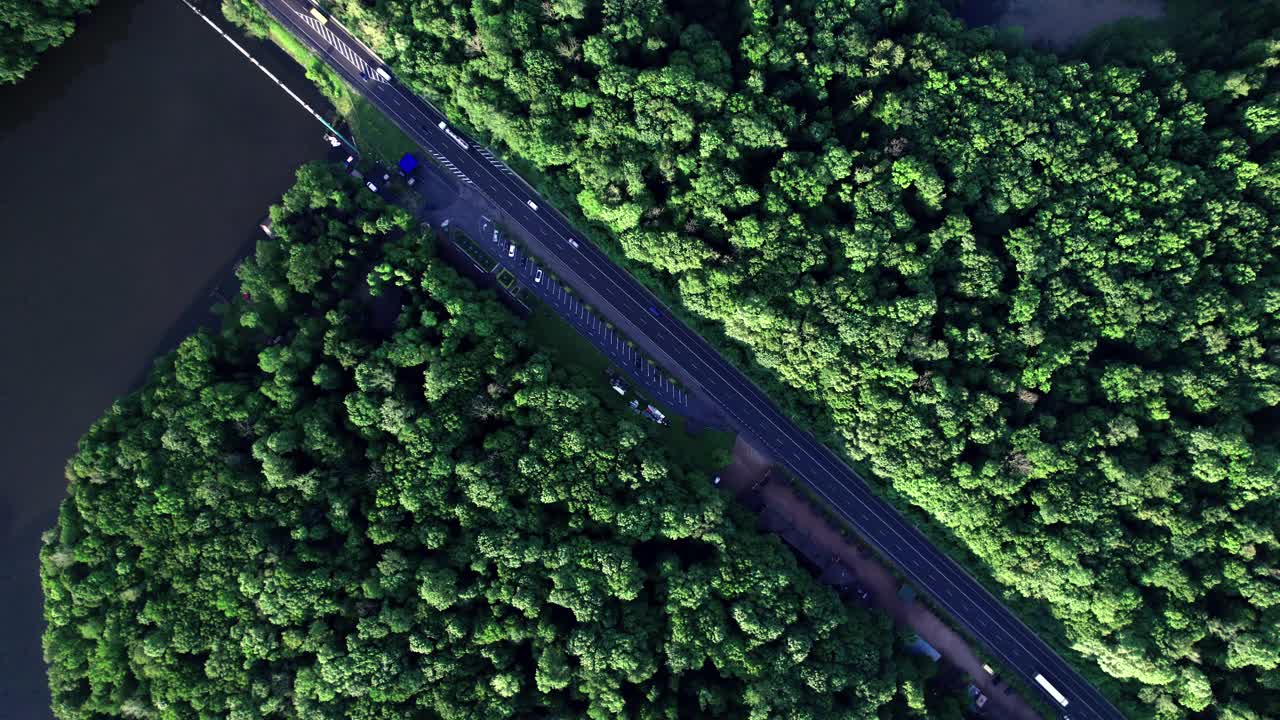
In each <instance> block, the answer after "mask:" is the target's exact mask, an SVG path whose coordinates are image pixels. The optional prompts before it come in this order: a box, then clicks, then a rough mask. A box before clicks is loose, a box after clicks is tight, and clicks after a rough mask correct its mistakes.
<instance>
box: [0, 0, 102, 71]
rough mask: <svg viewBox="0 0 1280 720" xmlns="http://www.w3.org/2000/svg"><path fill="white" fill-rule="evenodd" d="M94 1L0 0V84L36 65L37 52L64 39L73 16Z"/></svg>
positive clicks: (74, 25) (72, 21)
mask: <svg viewBox="0 0 1280 720" xmlns="http://www.w3.org/2000/svg"><path fill="white" fill-rule="evenodd" d="M97 4H98V2H97V0H39V1H37V0H0V84H13V83H16V82H18V81H19V80H21V79H22V78H24V77H26V75H27V73H29V72H31V69H32V68H34V67H35V66H36V62H37V61H38V60H39V58H40V53H43V52H44V51H46V50H48V49H49V48H54V47H57V46H59V45H61V44H62V43H64V42H66V40H67V38H69V37H71V34H72V33H73V32H75V29H76V23H75V18H76V16H77V15H80V14H82V13H86V12H88V11H89V10H91V9H92V8H93V7H94V6H95V5H97Z"/></svg>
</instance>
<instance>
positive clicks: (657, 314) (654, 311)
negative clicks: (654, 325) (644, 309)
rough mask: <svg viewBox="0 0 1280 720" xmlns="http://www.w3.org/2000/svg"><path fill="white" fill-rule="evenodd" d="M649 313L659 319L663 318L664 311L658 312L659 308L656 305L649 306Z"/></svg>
mask: <svg viewBox="0 0 1280 720" xmlns="http://www.w3.org/2000/svg"><path fill="white" fill-rule="evenodd" d="M649 314H650V315H652V316H654V317H656V318H658V319H659V320H661V319H662V313H660V312H658V308H657V306H656V305H650V306H649Z"/></svg>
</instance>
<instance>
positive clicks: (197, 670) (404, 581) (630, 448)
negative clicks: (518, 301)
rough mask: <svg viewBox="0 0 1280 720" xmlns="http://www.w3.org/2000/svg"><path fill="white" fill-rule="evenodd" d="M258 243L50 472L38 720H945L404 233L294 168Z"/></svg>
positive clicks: (660, 456)
mask: <svg viewBox="0 0 1280 720" xmlns="http://www.w3.org/2000/svg"><path fill="white" fill-rule="evenodd" d="M271 223H272V229H273V232H274V233H275V239H263V240H261V241H260V242H259V244H258V246H257V249H256V252H255V254H254V256H253V257H252V258H251V259H249V260H248V261H246V263H245V264H244V265H243V266H241V268H240V270H239V271H238V272H239V276H240V278H241V281H242V283H243V288H244V290H245V291H246V292H247V293H248V294H249V298H248V299H247V300H236V301H235V303H234V304H233V305H232V306H230V307H225V308H224V326H223V328H222V330H221V331H220V332H217V333H211V332H207V331H201V332H200V333H198V334H197V335H194V336H192V337H190V338H188V339H187V340H186V341H184V342H183V343H182V344H181V345H180V346H179V347H178V348H177V349H176V350H175V351H174V352H173V353H170V354H169V355H167V356H165V357H163V358H161V359H160V360H159V361H158V362H157V364H156V367H155V369H154V371H153V372H152V373H151V375H150V377H149V378H148V380H147V382H146V384H145V386H144V387H143V388H142V389H141V390H139V391H138V392H136V393H134V394H131V395H129V396H127V397H125V398H122V399H121V400H119V401H118V402H117V403H115V404H114V405H113V406H112V408H111V409H110V410H109V411H108V412H107V413H106V414H105V415H104V416H103V417H102V418H101V419H100V420H99V421H98V422H96V423H95V424H94V425H93V427H92V428H91V429H90V431H89V432H88V434H87V435H86V436H85V437H84V438H83V440H82V441H81V444H80V447H79V451H78V453H77V454H76V455H75V456H74V457H73V458H72V460H71V462H70V463H69V465H68V477H69V479H70V481H71V486H70V495H69V497H68V499H67V500H66V501H65V502H64V504H63V506H62V509H61V513H60V516H59V520H58V526H57V527H56V528H55V529H53V530H50V531H49V532H48V533H47V534H46V536H45V545H44V549H43V551H42V553H41V567H42V571H41V576H42V580H43V584H44V588H45V593H46V604H45V615H46V619H47V621H48V630H47V632H46V635H45V649H46V655H47V657H48V658H49V661H50V664H51V666H50V669H49V680H50V686H51V688H52V691H53V698H54V700H53V709H54V712H55V714H56V715H57V717H58V718H60V720H72V719H76V720H95V719H97V718H104V717H125V718H163V719H166V720H177V719H183V720H185V719H188V718H191V719H194V718H213V717H217V718H229V719H232V720H252V719H259V718H284V717H306V718H332V719H333V720H390V719H391V718H406V717H438V718H443V719H447V720H464V719H467V720H472V719H474V720H490V719H494V718H530V717H538V718H580V717H587V718H615V717H627V718H637V719H640V718H651V719H655V720H656V719H657V718H674V717H723V718H751V719H753V720H765V719H766V718H780V717H787V718H796V719H798V720H799V719H809V720H831V719H836V718H841V719H848V720H853V719H856V718H867V719H871V718H890V717H892V718H902V717H918V718H924V717H941V718H959V717H961V703H962V701H963V696H962V694H961V693H959V692H945V691H944V688H943V687H941V686H940V685H939V684H938V683H936V682H930V674H931V673H933V672H934V667H933V665H932V664H931V663H929V662H927V661H926V660H923V659H921V658H917V657H913V656H903V655H897V654H895V646H896V645H897V640H898V638H897V637H896V635H895V632H894V630H893V629H892V628H891V626H890V624H889V621H888V619H887V618H886V617H884V616H882V615H873V614H871V613H869V612H868V611H866V610H864V609H861V608H850V607H846V606H844V605H842V604H841V603H840V601H839V599H838V598H837V596H836V595H835V594H834V593H833V592H832V591H831V590H830V589H829V588H827V587H825V586H822V585H819V584H818V583H817V582H816V581H815V580H814V579H813V578H812V577H811V576H810V575H808V574H807V573H806V572H804V571H803V570H801V569H799V568H798V567H797V565H796V562H795V559H794V558H793V557H792V555H791V554H790V553H789V552H788V551H787V550H786V549H785V548H784V547H783V546H782V545H781V544H780V543H779V542H778V540H777V539H776V538H774V537H772V536H764V535H761V534H759V533H758V532H757V531H756V530H755V529H754V528H753V526H752V524H751V520H750V519H749V518H748V516H747V515H746V514H744V511H742V510H741V509H739V508H736V507H734V506H732V505H730V504H729V503H728V502H727V501H726V500H725V499H724V498H723V497H722V496H721V495H720V494H719V493H717V492H715V491H714V489H713V488H712V486H711V483H710V482H709V479H708V478H709V474H710V473H711V472H712V471H713V469H714V468H713V467H697V466H691V465H688V464H682V463H681V462H680V461H678V460H676V459H675V458H674V457H673V456H671V455H670V454H669V453H668V452H667V451H666V449H665V448H664V446H663V445H662V444H659V443H655V442H653V441H652V439H651V438H650V436H649V434H648V428H647V426H646V425H645V424H644V421H643V420H641V419H639V418H636V417H634V416H632V415H630V414H628V413H618V412H616V411H610V410H606V409H605V408H603V407H602V406H601V404H600V400H599V397H598V396H597V395H596V394H595V393H594V392H593V391H592V389H591V388H589V387H587V385H586V383H591V382H594V381H595V380H596V379H595V378H579V377H572V376H570V375H569V374H568V373H567V372H566V371H565V370H563V369H562V368H559V367H556V366H553V365H552V364H551V363H550V362H549V359H548V356H547V355H546V354H545V353H543V352H540V351H538V350H536V348H534V347H533V346H532V343H530V342H529V341H528V340H527V338H526V336H525V334H524V330H523V326H522V325H521V324H520V323H519V322H518V321H517V319H516V318H515V317H514V316H512V315H511V314H510V313H509V312H508V311H507V310H506V309H504V308H503V307H502V306H501V305H500V304H499V303H498V302H497V300H496V299H495V298H494V296H493V295H492V294H491V293H488V292H481V291H478V290H477V289H476V288H475V287H474V286H472V285H471V284H470V283H469V282H468V281H466V280H464V279H462V278H461V277H460V276H458V275H457V274H456V273H455V272H454V271H453V270H452V269H451V268H449V267H448V266H447V265H445V264H444V263H443V262H441V261H440V260H438V259H437V258H436V257H435V256H434V252H433V243H434V242H435V240H434V238H433V236H432V235H431V233H430V231H427V230H424V229H421V228H418V227H416V226H415V225H414V223H413V221H412V219H411V218H410V217H409V216H408V215H407V214H406V213H405V212H404V211H402V210H399V209H397V208H389V207H387V206H385V205H383V204H382V203H381V201H380V200H378V199H377V198H376V197H375V196H374V195H372V194H371V193H367V192H365V191H364V190H363V189H362V188H361V186H360V184H359V183H358V182H357V181H355V180H353V179H351V178H349V177H347V176H345V175H343V174H341V173H338V172H336V171H335V170H333V169H331V168H328V167H323V166H318V165H313V166H307V167H304V168H303V169H302V170H301V171H300V173H299V178H298V183H297V185H296V186H295V187H294V188H293V189H291V190H290V191H289V192H288V193H287V194H286V195H285V197H284V199H283V201H282V203H281V205H279V206H277V207H274V208H272V210H271ZM387 310H390V312H387ZM397 310H398V312H396V311H397ZM380 318H381V320H380ZM390 318H394V319H390ZM713 462H715V460H714V459H708V460H707V464H708V465H709V464H711V463H713Z"/></svg>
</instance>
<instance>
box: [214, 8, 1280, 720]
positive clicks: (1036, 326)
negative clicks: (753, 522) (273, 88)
mask: <svg viewBox="0 0 1280 720" xmlns="http://www.w3.org/2000/svg"><path fill="white" fill-rule="evenodd" d="M237 1H238V0H228V2H230V3H234V2H237ZM1181 5H1182V6H1186V5H1187V3H1185V2H1184V3H1181ZM1200 6H1201V7H1200V15H1199V16H1198V17H1196V18H1195V22H1194V27H1193V32H1188V33H1183V34H1181V35H1178V34H1177V33H1171V34H1170V36H1169V37H1167V38H1164V39H1162V40H1160V41H1154V40H1153V41H1152V42H1148V43H1137V44H1126V45H1125V46H1124V47H1123V48H1119V49H1122V50H1124V52H1123V53H1120V52H1116V50H1117V48H1115V47H1112V48H1110V49H1108V48H1107V46H1106V45H1105V44H1101V45H1098V46H1097V47H1096V48H1095V50H1097V53H1096V55H1097V57H1095V58H1094V61H1093V62H1092V63H1086V62H1083V61H1080V60H1072V59H1070V58H1059V57H1054V56H1051V55H1047V54H1042V53H1039V52H1036V51H1033V50H1030V49H1027V48H1023V47H1019V46H1017V45H1015V44H1012V43H1010V42H1009V41H1008V40H1007V38H1005V37H1004V36H1002V35H998V34H997V33H995V32H993V31H991V30H988V29H981V30H967V29H965V28H964V27H963V26H962V25H961V24H960V23H959V22H958V21H957V20H955V19H954V18H952V17H951V16H950V15H948V14H947V13H946V12H945V11H944V9H943V8H941V7H940V6H939V5H937V4H936V3H934V2H931V1H930V0H912V1H907V0H829V1H828V0H789V1H788V2H782V1H781V0H777V1H773V0H738V1H730V0H710V1H705V2H688V1H679V2H660V1H659V0H503V1H501V2H499V1H497V0H380V1H379V2H376V3H365V2H363V1H362V0H336V2H335V8H334V9H335V12H337V13H338V14H339V15H341V16H343V17H344V19H345V20H346V21H347V24H348V25H349V26H350V27H352V28H353V29H354V30H355V31H356V32H358V33H360V34H361V35H362V36H363V38H364V39H365V40H366V41H368V42H369V43H370V44H371V45H372V46H373V47H374V48H375V49H376V50H377V51H378V52H380V53H381V54H382V55H383V56H384V57H385V58H387V59H389V60H390V61H391V63H392V64H393V65H394V67H395V68H396V70H397V71H398V72H399V75H400V77H401V78H402V79H404V80H406V81H407V82H409V83H412V84H414V85H416V86H417V87H418V88H420V89H421V90H422V91H424V92H425V93H427V94H428V95H429V96H431V97H433V98H434V99H436V100H437V101H438V102H439V103H440V104H441V105H442V106H443V107H444V108H445V109H446V110H447V112H448V113H449V114H450V115H452V116H454V117H455V118H457V119H458V121H460V122H463V123H466V124H469V125H470V126H472V127H474V128H475V129H476V130H477V131H478V132H479V133H481V134H482V135H483V136H485V137H487V138H490V139H491V140H493V141H494V142H496V143H498V144H499V145H500V146H505V147H506V148H507V149H508V150H509V154H510V155H512V156H514V157H518V158H520V159H522V160H523V161H524V162H525V163H528V164H529V165H531V166H534V167H536V168H538V169H540V170H541V171H542V172H541V174H542V176H543V177H544V178H545V186H546V187H547V189H548V190H549V191H550V192H552V193H558V194H559V196H560V197H561V198H576V201H577V205H578V208H579V209H580V211H581V213H582V214H584V215H585V216H586V217H587V218H589V219H590V220H592V221H595V222H596V224H597V228H598V230H599V231H600V232H598V233H597V234H598V236H599V237H601V238H606V237H607V238H608V240H607V242H608V243H610V247H611V248H612V251H613V252H614V253H615V254H616V255H618V256H619V257H625V258H626V260H627V262H628V265H629V267H631V268H632V269H633V270H636V271H637V272H639V274H641V275H642V276H643V277H645V278H647V279H648V280H649V281H651V282H653V283H654V284H655V285H657V286H659V287H660V288H661V289H663V290H664V291H665V292H667V293H668V294H669V295H670V296H672V297H675V298H678V300H679V301H680V303H681V305H682V306H683V308H684V309H685V311H686V312H687V313H688V314H689V316H690V317H692V318H693V319H694V320H695V321H697V322H702V323H705V324H706V326H707V327H710V328H711V329H712V330H713V332H716V333H720V334H721V335H722V336H723V339H722V340H720V342H721V344H722V345H723V346H724V347H725V349H726V351H727V352H729V353H731V354H736V355H738V356H739V357H740V358H741V359H742V362H743V364H744V366H745V367H747V369H749V370H750V371H752V372H754V373H755V376H756V377H757V378H759V379H760V380H761V382H762V383H764V384H766V385H767V386H768V387H771V388H773V389H774V391H775V392H777V390H778V388H784V389H785V392H783V393H781V394H780V395H779V399H780V400H781V401H783V402H785V403H786V404H787V405H788V406H789V410H790V412H792V413H793V415H795V416H796V417H797V418H799V419H801V420H803V421H804V422H806V423H808V424H810V425H811V426H813V427H814V428H815V429H816V430H817V431H819V432H821V433H824V434H825V435H826V436H827V437H829V438H831V439H832V441H833V442H837V443H838V444H841V445H842V446H843V447H844V448H845V450H846V451H847V452H848V453H849V454H850V456H851V457H852V458H854V459H855V460H856V461H858V462H861V463H863V464H864V465H865V466H866V467H867V468H868V469H869V470H871V471H872V473H873V475H874V476H875V477H876V478H878V481H879V482H881V483H883V488H882V489H883V491H884V492H885V493H886V494H887V495H888V496H889V497H891V498H893V499H895V500H896V501H897V502H899V504H900V505H902V506H903V507H911V508H914V509H915V511H917V512H920V513H921V514H922V515H926V516H928V517H930V518H932V519H933V522H934V523H935V524H934V528H933V530H932V532H934V533H935V534H936V535H937V536H938V537H940V538H942V537H946V538H953V541H954V542H958V543H960V544H961V545H962V546H963V547H964V548H965V549H966V552H969V553H971V554H972V556H973V557H975V558H976V560H975V562H977V563H978V568H977V569H978V570H979V571H980V572H982V573H985V574H987V575H990V576H992V577H993V578H994V579H995V581H996V582H997V583H998V584H1000V585H1001V586H1002V587H1003V588H1004V589H1005V590H1006V591H1007V592H1008V593H1009V595H1010V596H1011V597H1014V598H1023V599H1025V601H1026V603H1025V605H1024V606H1040V607H1047V608H1048V609H1049V611H1050V612H1051V614H1052V616H1053V617H1054V618H1056V620H1054V621H1052V622H1042V623H1041V628H1042V630H1043V631H1044V632H1046V634H1049V635H1051V636H1054V635H1056V636H1058V639H1059V641H1060V642H1062V643H1063V644H1065V645H1068V646H1071V647H1073V648H1075V650H1076V651H1077V652H1078V653H1079V654H1080V655H1082V656H1083V657H1084V658H1085V661H1084V662H1085V664H1087V665H1088V666H1090V667H1092V668H1093V670H1092V672H1093V673H1094V675H1095V676H1101V674H1102V673H1105V674H1106V675H1109V676H1110V677H1113V678H1116V679H1117V681H1118V682H1117V683H1113V684H1112V685H1113V686H1112V687H1110V688H1108V689H1109V691H1110V692H1111V693H1112V695H1113V696H1114V697H1115V698H1116V700H1117V701H1118V702H1119V703H1121V705H1122V706H1123V708H1124V709H1125V712H1126V713H1127V714H1129V715H1130V716H1132V717H1159V718H1177V717H1185V716H1188V715H1191V714H1193V713H1200V712H1207V711H1208V710H1209V709H1210V708H1213V709H1214V711H1215V712H1216V713H1217V714H1218V715H1219V716H1220V717H1223V718H1231V719H1233V720H1247V719H1254V718H1263V717H1277V716H1280V672H1277V670H1278V669H1280V544H1278V541H1277V538H1276V529H1277V517H1280V506H1278V504H1277V495H1278V493H1280V491H1278V490H1277V485H1278V481H1277V478H1278V476H1280V467H1278V465H1280V451H1278V449H1277V428H1278V427H1280V411H1278V410H1277V405H1278V404H1280V370H1278V365H1280V324H1278V323H1277V316H1278V315H1280V284H1278V283H1277V277H1278V262H1280V261H1278V259H1277V256H1278V253H1277V242H1278V238H1280V231H1278V228H1277V221H1278V220H1280V157H1278V156H1277V154H1276V149H1277V147H1278V144H1280V139H1277V138H1278V131H1280V80H1278V77H1280V75H1278V73H1277V69H1278V68H1280V30H1278V29H1280V4H1277V3H1271V2H1266V3H1264V2H1236V3H1217V4H1215V5H1211V4H1209V3H1200ZM1219 6H1220V7H1219ZM1059 633H1063V634H1061V635H1059Z"/></svg>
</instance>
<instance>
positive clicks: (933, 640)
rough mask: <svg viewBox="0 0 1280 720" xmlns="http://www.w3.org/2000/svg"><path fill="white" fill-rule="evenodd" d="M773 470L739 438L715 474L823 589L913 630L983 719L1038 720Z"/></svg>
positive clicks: (951, 632)
mask: <svg viewBox="0 0 1280 720" xmlns="http://www.w3.org/2000/svg"><path fill="white" fill-rule="evenodd" d="M772 465H773V463H772V462H771V461H770V460H769V458H768V457H766V456H764V455H763V454H761V453H760V452H759V451H758V450H756V448H754V447H752V446H751V445H749V444H747V443H746V442H745V441H744V440H743V439H742V438H741V437H739V438H738V441H737V443H736V444H735V445H734V446H733V461H732V462H731V463H730V464H729V466H728V467H726V468H725V469H724V470H722V471H721V472H720V489H721V490H723V491H724V492H728V493H732V494H733V495H734V497H735V498H736V499H737V500H738V501H739V502H742V503H743V504H744V505H746V506H747V507H749V508H752V509H753V510H755V511H756V512H758V513H760V525H761V528H762V529H764V530H766V531H769V532H775V533H777V534H778V535H779V536H781V537H782V539H783V540H784V541H786V542H787V543H788V544H789V545H791V546H792V547H793V548H794V549H795V550H796V551H797V552H799V553H801V554H803V555H806V556H808V558H809V559H810V560H811V561H813V562H814V563H815V564H817V565H818V566H819V567H822V568H824V572H823V574H822V578H821V579H822V580H823V581H824V582H828V583H831V584H834V585H841V584H848V583H853V584H855V585H856V586H857V587H860V588H862V589H863V590H866V591H867V593H868V594H869V596H870V597H869V598H868V603H869V604H870V605H871V606H872V607H875V608H878V609H880V610H882V611H884V612H886V613H888V614H889V616H890V617H892V618H893V620H894V622H896V623H897V624H898V625H900V626H903V627H908V628H910V629H911V630H912V631H914V632H915V633H916V634H917V635H919V636H920V637H922V638H924V640H925V641H926V642H928V643H929V644H930V645H932V646H933V647H934V648H935V649H937V651H938V652H939V653H941V654H942V658H943V659H944V660H946V662H947V663H949V664H950V665H953V666H955V667H956V668H958V669H959V670H960V671H961V672H963V673H965V674H967V675H968V676H969V681H970V682H972V683H973V684H974V685H976V686H977V687H978V688H979V689H980V690H981V691H982V692H983V694H985V695H986V696H987V698H988V699H987V703H986V705H985V707H984V708H983V709H982V713H983V714H984V715H987V716H990V717H996V718H1009V719H1010V720H1040V716H1039V715H1037V714H1036V713H1035V711H1034V710H1032V709H1031V706H1029V705H1028V704H1027V703H1026V701H1024V700H1023V699H1022V697H1020V696H1019V695H1017V694H1016V693H1007V692H1006V691H1007V690H1009V686H1008V685H1007V684H1005V683H1003V682H1000V683H996V682H994V678H992V676H991V675H990V674H989V673H987V671H986V670H985V669H983V667H982V665H983V663H982V660H980V659H979V658H978V655H977V654H976V653H975V652H974V650H973V648H972V647H970V646H969V643H968V641H967V640H966V639H965V638H964V637H963V636H962V635H960V633H958V632H956V631H955V630H953V629H952V628H951V627H950V626H948V625H947V623H945V622H944V621H943V620H942V619H941V618H939V617H938V616H937V615H936V614H934V612H933V611H932V610H930V609H929V608H928V607H927V606H925V605H924V604H922V603H920V602H907V601H904V600H902V599H901V598H899V597H898V587H899V585H900V583H899V581H898V579H897V578H895V577H894V576H893V573H891V572H890V571H889V569H888V568H887V567H886V566H885V565H883V564H882V562H881V561H880V559H879V558H877V557H876V556H875V555H873V554H872V553H871V552H869V551H867V550H866V549H865V548H863V547H861V546H859V545H858V544H856V543H855V542H853V541H852V540H850V539H849V538H845V537H844V536H842V535H841V534H840V530H839V529H838V528H835V527H833V526H832V525H830V524H828V522H827V521H826V519H825V518H824V517H823V516H822V515H821V513H819V512H818V510H817V509H815V508H814V507H813V506H812V505H810V504H809V502H808V500H807V499H806V498H805V497H804V496H803V495H801V494H800V493H798V492H797V491H796V490H794V489H793V488H791V487H790V486H789V485H788V484H787V483H786V482H785V481H777V480H771V479H770V477H771V476H770V469H771V468H772ZM850 532H852V531H850Z"/></svg>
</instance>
